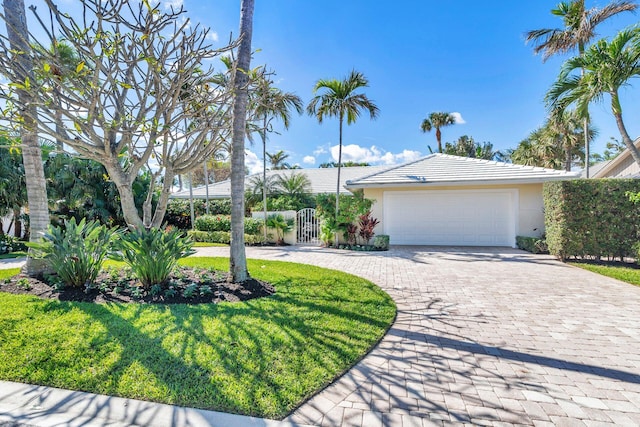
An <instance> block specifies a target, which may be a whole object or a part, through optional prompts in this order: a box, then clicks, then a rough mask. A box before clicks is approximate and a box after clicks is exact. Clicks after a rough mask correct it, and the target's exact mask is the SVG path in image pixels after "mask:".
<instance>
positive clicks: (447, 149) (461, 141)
mask: <svg viewBox="0 0 640 427" xmlns="http://www.w3.org/2000/svg"><path fill="white" fill-rule="evenodd" d="M443 152H444V154H450V155H452V156H461V157H471V158H476V159H484V160H498V161H500V160H502V159H503V157H504V155H503V154H502V152H501V151H499V150H494V149H493V144H492V143H490V142H483V143H482V144H480V143H479V142H476V141H474V139H473V137H471V136H467V135H463V136H461V137H460V138H458V140H457V141H456V142H455V143H449V142H447V143H445V144H444V151H443Z"/></svg>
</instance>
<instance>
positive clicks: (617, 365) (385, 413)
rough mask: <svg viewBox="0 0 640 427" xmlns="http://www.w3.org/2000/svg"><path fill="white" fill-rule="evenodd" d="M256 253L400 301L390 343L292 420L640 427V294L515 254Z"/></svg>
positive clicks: (408, 250) (218, 251) (221, 251)
mask: <svg viewBox="0 0 640 427" xmlns="http://www.w3.org/2000/svg"><path fill="white" fill-rule="evenodd" d="M199 252H200V253H202V254H211V255H225V256H226V255H228V249H226V248H206V249H201V250H200V251H199ZM247 255H248V257H251V258H269V259H280V260H284V261H295V262H302V263H309V264H315V265H320V266H324V267H329V268H334V269H338V270H342V271H347V272H350V273H354V274H357V275H359V276H363V277H366V278H368V279H369V280H371V281H373V282H375V283H377V284H378V285H380V286H381V287H382V288H383V289H384V290H386V291H387V292H388V293H389V294H390V295H391V296H392V297H393V299H394V300H395V301H396V303H397V305H398V317H397V319H396V321H395V323H394V324H393V326H392V328H391V329H390V330H389V332H388V334H387V335H386V337H385V338H384V339H383V340H382V342H381V343H380V344H379V345H378V346H377V347H376V348H375V349H374V350H373V351H372V352H371V353H370V354H369V355H367V356H366V357H365V358H364V359H363V360H362V361H361V362H360V363H358V364H357V365H356V366H355V367H354V368H353V369H351V370H350V371H349V372H348V373H347V374H345V375H344V376H343V377H341V378H340V379H339V380H338V381H336V382H335V383H334V384H332V385H331V386H329V387H328V388H327V389H325V390H324V391H322V392H320V393H319V394H318V395H316V396H315V397H313V398H312V399H311V400H309V401H308V402H307V403H305V404H304V405H302V406H301V407H300V408H299V409H298V410H297V411H295V412H294V413H293V414H292V415H291V416H290V417H289V418H288V420H290V421H296V422H301V423H306V424H313V425H331V426H334V425H355V426H361V425H362V426H367V427H371V426H376V425H378V426H379V425H383V424H384V425H388V426H396V425H397V426H430V425H443V424H444V425H448V424H452V423H453V424H459V423H469V424H474V425H483V424H484V425H509V424H516V425H607V424H611V425H613V424H615V425H636V426H637V425H640V287H635V286H632V285H628V284H624V283H621V282H618V281H615V280H612V279H608V278H605V277H602V276H599V275H596V274H593V273H590V272H587V271H584V270H581V269H578V268H574V267H571V266H567V265H563V264H561V263H559V262H557V261H555V260H554V259H553V258H551V257H547V256H539V255H535V256H534V255H530V254H528V253H525V252H522V251H518V250H512V249H505V248H496V249H487V248H434V247H396V248H393V249H392V250H390V251H389V252H386V253H359V252H344V251H333V250H327V249H319V248H286V249H278V248H260V249H256V248H248V252H247Z"/></svg>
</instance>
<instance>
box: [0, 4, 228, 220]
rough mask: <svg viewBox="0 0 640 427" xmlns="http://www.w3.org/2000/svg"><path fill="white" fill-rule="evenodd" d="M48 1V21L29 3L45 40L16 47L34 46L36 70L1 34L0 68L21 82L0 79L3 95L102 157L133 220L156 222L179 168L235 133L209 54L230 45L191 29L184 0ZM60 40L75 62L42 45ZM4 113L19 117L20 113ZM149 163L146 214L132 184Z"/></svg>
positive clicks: (75, 146) (40, 123)
mask: <svg viewBox="0 0 640 427" xmlns="http://www.w3.org/2000/svg"><path fill="white" fill-rule="evenodd" d="M44 2H45V4H46V5H47V6H48V7H49V9H50V11H51V17H52V22H51V23H50V25H46V24H45V20H44V19H42V18H41V17H40V16H39V15H37V12H36V10H35V9H33V10H34V13H36V16H37V18H38V21H39V22H40V23H41V24H42V27H43V29H44V30H45V32H46V34H48V37H49V39H48V40H38V39H36V38H35V37H34V36H33V35H32V34H25V35H24V37H25V39H27V40H28V41H29V43H30V45H35V46H38V47H37V48H35V49H32V50H31V51H30V53H28V52H21V53H18V55H26V54H29V55H30V59H31V60H32V63H33V70H35V73H36V74H37V75H36V76H35V78H33V79H30V78H24V77H23V74H24V70H20V69H19V67H11V65H14V62H15V61H14V56H16V55H9V54H8V53H9V52H11V51H10V49H9V47H8V42H7V39H6V37H0V50H1V52H0V69H2V72H3V73H5V75H6V76H7V77H8V78H9V80H11V81H12V82H15V83H14V84H13V85H11V86H10V87H8V88H7V87H4V86H3V87H0V98H2V99H4V100H5V101H7V102H8V103H9V104H8V105H10V106H13V107H14V108H15V110H14V111H21V112H22V116H23V117H24V119H29V120H32V121H34V122H35V123H37V127H38V132H39V133H40V134H41V135H45V136H48V137H49V138H50V139H52V140H56V141H62V142H63V143H64V144H65V147H67V148H70V149H71V151H72V152H73V153H75V154H77V155H78V156H80V157H83V158H88V159H92V160H95V161H97V162H99V163H101V164H102V165H104V167H105V169H106V170H107V174H108V178H109V179H111V180H112V181H113V182H114V184H115V185H116V187H117V189H118V193H119V195H120V200H121V204H122V211H123V214H124V217H125V220H126V221H127V223H128V224H129V226H130V227H131V228H142V227H159V226H160V225H161V223H162V220H163V218H164V213H165V210H166V204H167V201H168V196H169V193H170V190H171V185H172V183H173V178H174V176H175V175H177V174H184V173H187V172H188V171H189V170H191V169H193V168H194V167H196V166H198V165H200V164H202V162H203V160H204V159H205V158H207V157H209V156H210V155H211V153H213V152H214V151H215V150H216V148H217V144H219V143H220V142H221V141H222V140H223V139H224V138H225V137H226V133H228V132H229V129H230V127H229V122H230V101H231V91H230V90H229V89H228V87H226V86H224V85H218V84H215V83H214V79H213V76H214V75H215V74H216V71H215V70H214V69H213V67H212V66H210V67H208V68H207V67H205V65H204V64H205V63H204V61H205V60H208V59H212V58H215V57H216V56H218V55H220V54H222V53H223V52H224V51H226V49H228V48H231V46H229V47H227V48H225V49H223V50H216V49H213V48H212V47H211V46H210V44H209V42H208V39H207V33H208V30H206V29H202V28H201V27H199V26H195V27H193V28H192V27H191V26H190V24H189V21H188V20H183V19H182V18H183V17H184V16H183V15H184V13H185V12H184V10H183V9H182V8H181V9H180V10H174V9H173V8H172V9H171V10H170V11H162V10H161V7H160V4H159V3H157V4H155V5H152V4H150V2H149V1H147V0H143V1H141V2H130V1H126V0H113V1H109V2H104V1H100V0H83V1H82V14H81V15H80V16H82V17H83V18H82V21H78V20H76V19H75V18H74V17H73V16H71V15H69V14H66V13H64V12H62V11H60V10H59V9H58V7H57V5H56V4H55V3H54V2H53V1H52V0H44ZM49 28H53V29H55V33H52V31H53V30H49ZM59 41H62V42H64V43H65V44H67V45H69V46H70V47H71V48H72V49H73V50H74V51H75V53H76V55H77V58H78V60H79V62H78V64H77V66H76V67H75V69H72V70H69V69H68V65H67V64H66V63H65V62H64V61H62V60H61V58H60V56H59V55H57V54H56V52H55V50H54V51H52V50H51V49H47V48H46V47H45V46H51V45H53V44H54V43H57V42H59ZM13 53H16V52H15V51H14V52H13ZM60 72H62V73H63V74H64V76H65V78H64V79H60V78H59V75H60ZM16 90H18V91H19V90H23V91H28V92H29V93H31V94H33V96H32V99H31V101H30V102H31V105H27V104H26V103H25V102H24V101H22V100H21V99H20V98H18V97H16V96H14V95H15V92H16ZM29 106H31V107H33V109H32V110H29V109H28V108H27V107H29ZM6 111H7V110H5V112H6ZM5 118H6V119H8V120H10V121H12V122H13V123H14V124H19V120H18V119H20V116H18V119H16V116H15V115H14V116H10V115H8V114H7V115H5ZM144 169H147V170H150V171H152V173H153V178H154V179H152V180H151V185H150V187H149V189H148V197H147V200H146V202H145V205H144V208H143V215H142V216H140V215H139V213H138V210H137V208H136V205H135V203H134V198H133V192H132V184H133V182H134V180H135V178H136V176H138V174H139V173H140V171H141V170H144ZM157 187H160V197H159V200H158V203H157V206H156V207H155V210H154V209H153V205H152V202H151V200H152V199H151V195H152V193H154V192H155V191H156V190H157Z"/></svg>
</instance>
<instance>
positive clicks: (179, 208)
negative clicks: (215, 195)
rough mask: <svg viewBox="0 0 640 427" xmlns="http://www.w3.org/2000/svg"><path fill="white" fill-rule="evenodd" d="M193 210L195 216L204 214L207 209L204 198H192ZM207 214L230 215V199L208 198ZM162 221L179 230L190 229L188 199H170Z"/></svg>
mask: <svg viewBox="0 0 640 427" xmlns="http://www.w3.org/2000/svg"><path fill="white" fill-rule="evenodd" d="M193 211H194V214H195V216H196V217H199V216H201V215H204V214H205V213H206V211H207V210H206V205H205V202H204V200H202V199H194V200H193ZM209 214H210V215H231V199H210V200H209ZM164 221H165V222H166V224H167V225H172V226H174V227H176V228H179V229H181V230H190V229H191V228H192V226H191V208H190V207H189V200H184V199H170V200H169V203H168V204H167V213H166V214H165V215H164Z"/></svg>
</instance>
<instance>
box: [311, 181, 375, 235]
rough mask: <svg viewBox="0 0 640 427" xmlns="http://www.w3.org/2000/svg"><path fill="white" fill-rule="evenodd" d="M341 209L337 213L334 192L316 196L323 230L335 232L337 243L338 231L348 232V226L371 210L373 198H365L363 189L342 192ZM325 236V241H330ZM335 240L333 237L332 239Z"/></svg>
mask: <svg viewBox="0 0 640 427" xmlns="http://www.w3.org/2000/svg"><path fill="white" fill-rule="evenodd" d="M339 203H340V211H339V214H338V215H336V213H335V207H336V199H335V195H334V194H319V195H317V196H316V214H317V215H318V217H319V218H320V219H321V220H322V222H321V231H322V230H324V231H323V233H324V234H326V231H327V230H329V231H330V232H331V233H334V234H335V236H334V238H335V239H336V240H335V241H334V243H335V244H337V243H338V242H337V233H338V232H342V233H346V229H347V226H348V225H349V224H354V223H356V221H357V220H358V217H359V216H360V215H362V214H364V213H366V212H367V211H369V210H371V206H372V205H373V200H371V199H365V198H364V192H363V191H362V190H356V191H354V192H353V195H346V194H341V195H340V199H339ZM328 240H329V239H327V238H326V236H325V238H324V239H323V241H325V242H326V241H328ZM331 240H333V239H331Z"/></svg>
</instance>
